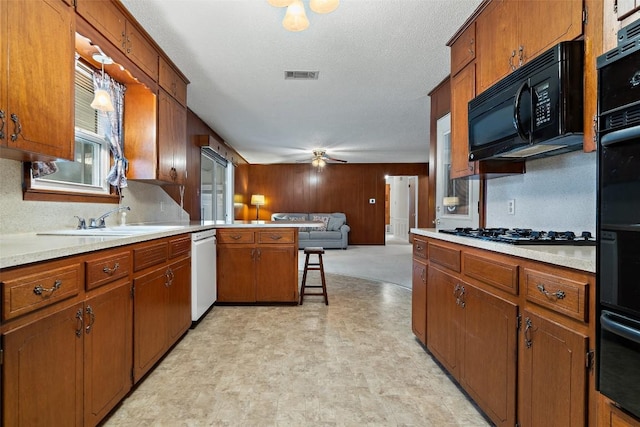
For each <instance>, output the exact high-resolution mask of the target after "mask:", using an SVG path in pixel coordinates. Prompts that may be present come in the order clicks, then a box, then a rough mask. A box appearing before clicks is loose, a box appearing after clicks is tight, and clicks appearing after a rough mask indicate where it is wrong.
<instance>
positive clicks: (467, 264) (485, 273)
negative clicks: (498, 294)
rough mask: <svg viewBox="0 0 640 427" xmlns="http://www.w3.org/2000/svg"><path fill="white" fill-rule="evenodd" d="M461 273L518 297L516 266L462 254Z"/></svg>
mask: <svg viewBox="0 0 640 427" xmlns="http://www.w3.org/2000/svg"><path fill="white" fill-rule="evenodd" d="M462 258H463V261H464V262H463V272H464V274H465V275H467V276H469V277H472V278H474V279H477V280H479V281H481V282H483V283H486V284H488V285H491V286H494V287H496V288H498V289H502V290H504V291H507V292H509V293H511V294H513V295H518V266H517V265H515V264H506V263H503V262H499V261H496V260H493V259H489V258H483V257H479V256H476V255H471V254H464V255H463V256H462Z"/></svg>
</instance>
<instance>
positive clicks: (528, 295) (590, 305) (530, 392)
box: [412, 236, 602, 427]
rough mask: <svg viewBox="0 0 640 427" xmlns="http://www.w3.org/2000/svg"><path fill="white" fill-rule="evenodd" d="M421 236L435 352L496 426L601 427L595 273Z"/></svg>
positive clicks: (429, 328)
mask: <svg viewBox="0 0 640 427" xmlns="http://www.w3.org/2000/svg"><path fill="white" fill-rule="evenodd" d="M417 238H422V239H425V240H426V241H427V245H426V247H427V248H428V250H427V251H426V252H427V260H426V264H427V265H426V268H427V271H428V274H427V283H426V296H425V298H426V302H427V306H426V307H427V317H426V343H427V349H428V350H429V351H430V352H431V354H432V355H433V356H434V357H435V358H436V359H437V360H438V361H439V362H440V363H441V364H442V365H443V366H444V367H445V369H447V371H449V372H450V373H451V374H452V376H453V377H454V378H455V379H456V381H458V383H459V384H460V386H462V387H463V388H464V389H465V391H466V392H467V393H468V394H469V396H471V398H472V399H473V400H474V401H475V402H476V403H477V404H478V406H479V407H480V408H481V409H482V411H484V413H485V414H486V415H487V416H488V417H489V418H490V419H491V421H492V422H493V423H495V424H496V425H501V426H513V425H520V426H523V427H524V426H538V425H557V426H561V425H562V426H573V425H575V426H578V425H580V426H585V425H592V426H593V425H596V413H595V409H594V408H595V400H596V398H597V397H596V392H595V378H594V370H593V357H592V355H593V348H590V347H589V343H590V342H593V340H594V337H595V325H594V324H593V321H594V317H595V316H594V313H595V302H594V301H595V289H594V281H595V278H594V275H593V274H590V273H585V272H581V271H577V270H572V269H567V268H563V267H557V266H552V265H548V264H545V263H541V262H537V261H531V260H526V259H522V258H516V257H512V256H509V255H504V254H498V253H495V252H491V251H488V250H483V249H479V248H475V247H471V246H466V245H460V244H456V243H452V242H446V241H442V240H439V239H436V238H431V237H426V236H414V239H417ZM416 259H419V257H418V256H416V250H415V246H414V262H415V260H416ZM413 310H414V311H416V308H414V309H413ZM417 311H418V312H417V313H412V315H415V316H418V317H419V316H420V315H421V313H420V307H418V308H417ZM414 333H416V336H418V333H419V331H418V332H415V331H414ZM590 402H591V404H590ZM601 418H602V416H601Z"/></svg>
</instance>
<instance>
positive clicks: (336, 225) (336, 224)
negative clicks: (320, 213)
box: [327, 216, 344, 231]
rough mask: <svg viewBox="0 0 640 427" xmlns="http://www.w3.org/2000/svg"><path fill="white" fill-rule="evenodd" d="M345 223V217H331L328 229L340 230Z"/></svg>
mask: <svg viewBox="0 0 640 427" xmlns="http://www.w3.org/2000/svg"><path fill="white" fill-rule="evenodd" d="M343 225H344V218H336V217H333V216H332V217H330V218H329V224H327V230H329V231H339V230H340V227H342V226H343Z"/></svg>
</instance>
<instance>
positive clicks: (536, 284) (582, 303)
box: [524, 268, 589, 322]
mask: <svg viewBox="0 0 640 427" xmlns="http://www.w3.org/2000/svg"><path fill="white" fill-rule="evenodd" d="M524 286H525V292H526V296H527V301H531V302H534V303H536V304H539V305H542V306H544V307H547V308H550V309H551V310H553V311H557V312H558V313H562V314H565V315H567V316H569V317H572V318H574V319H578V320H581V321H584V322H586V321H587V320H588V311H587V309H588V301H587V299H588V295H589V294H588V287H589V284H588V283H587V282H579V281H575V280H570V279H566V278H563V277H558V276H555V275H551V274H547V273H541V272H538V271H534V270H530V269H527V268H525V269H524Z"/></svg>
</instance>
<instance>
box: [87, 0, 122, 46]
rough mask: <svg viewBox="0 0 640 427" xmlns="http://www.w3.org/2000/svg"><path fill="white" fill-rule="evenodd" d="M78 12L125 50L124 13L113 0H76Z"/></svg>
mask: <svg viewBox="0 0 640 427" xmlns="http://www.w3.org/2000/svg"><path fill="white" fill-rule="evenodd" d="M76 12H77V13H78V15H80V16H82V17H83V18H84V19H85V20H86V21H87V22H88V23H89V24H91V25H92V26H93V27H94V28H95V29H96V30H98V31H99V32H100V34H102V35H103V36H105V37H106V38H107V39H108V40H109V41H110V42H111V43H113V44H114V45H116V46H117V47H118V48H119V49H120V50H122V51H123V52H124V51H125V48H126V22H127V19H126V18H125V16H124V14H123V13H122V12H121V11H120V10H119V9H118V7H117V6H116V5H115V3H112V2H111V1H95V0H76Z"/></svg>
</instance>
